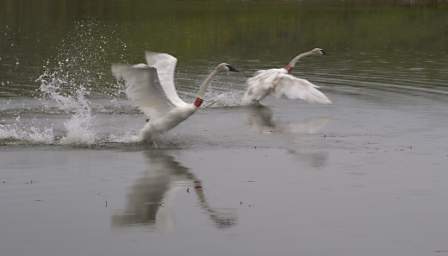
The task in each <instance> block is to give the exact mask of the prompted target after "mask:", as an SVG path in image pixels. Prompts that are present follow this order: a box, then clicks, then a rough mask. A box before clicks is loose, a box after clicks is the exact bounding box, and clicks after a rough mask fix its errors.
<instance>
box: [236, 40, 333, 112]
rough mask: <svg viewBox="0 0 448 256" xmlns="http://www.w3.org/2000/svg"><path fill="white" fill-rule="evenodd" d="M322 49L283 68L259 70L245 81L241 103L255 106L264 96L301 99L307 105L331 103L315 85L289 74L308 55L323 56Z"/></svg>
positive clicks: (293, 60) (299, 56) (309, 52)
mask: <svg viewBox="0 0 448 256" xmlns="http://www.w3.org/2000/svg"><path fill="white" fill-rule="evenodd" d="M323 54H325V52H324V51H323V50H322V49H319V48H315V49H313V50H311V51H308V52H305V53H302V54H299V55H297V56H296V57H294V58H293V59H292V60H291V61H290V62H289V64H288V65H286V66H285V67H284V68H273V69H267V70H260V71H258V72H256V73H255V76H253V77H251V78H249V79H248V80H247V85H248V87H247V90H246V92H245V93H244V96H243V99H242V103H243V104H244V105H250V104H257V103H259V102H260V101H261V100H263V99H264V98H265V97H266V96H268V95H270V94H273V95H274V96H276V97H278V98H280V97H285V98H287V99H302V100H305V101H306V102H309V103H321V104H330V103H331V101H330V100H329V99H328V97H327V96H325V94H323V93H322V92H321V91H319V90H318V89H317V88H319V87H318V86H317V85H314V84H312V83H310V82H309V81H308V80H306V79H301V78H297V77H295V76H293V75H290V74H289V73H290V72H291V71H292V69H293V68H294V66H295V64H296V63H297V61H299V60H300V59H301V58H303V57H305V56H309V55H323Z"/></svg>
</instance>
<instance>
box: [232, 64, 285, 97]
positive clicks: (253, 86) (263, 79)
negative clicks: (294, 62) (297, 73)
mask: <svg viewBox="0 0 448 256" xmlns="http://www.w3.org/2000/svg"><path fill="white" fill-rule="evenodd" d="M286 72H287V71H286V70H285V69H277V68H273V69H267V70H259V71H257V72H256V73H255V75H254V76H253V77H251V78H249V79H247V89H246V92H245V93H244V96H243V99H242V101H241V102H242V104H243V105H248V104H252V103H254V102H257V101H261V100H263V99H264V97H266V96H267V95H268V94H269V93H271V91H272V90H273V87H274V84H275V81H277V77H278V76H279V75H281V74H285V73H286Z"/></svg>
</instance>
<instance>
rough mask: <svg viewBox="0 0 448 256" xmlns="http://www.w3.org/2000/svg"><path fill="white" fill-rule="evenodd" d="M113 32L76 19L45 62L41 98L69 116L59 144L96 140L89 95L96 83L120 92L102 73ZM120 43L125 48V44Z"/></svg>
mask: <svg viewBox="0 0 448 256" xmlns="http://www.w3.org/2000/svg"><path fill="white" fill-rule="evenodd" d="M105 30H107V31H105ZM112 34H113V32H111V31H110V30H108V29H107V28H106V27H105V26H103V25H101V24H99V23H96V22H92V21H80V22H77V23H76V24H75V28H74V31H73V33H71V34H69V35H68V36H67V38H65V39H64V40H62V42H61V45H60V46H59V48H58V54H57V56H56V57H55V59H54V60H48V61H47V62H46V64H45V65H44V67H43V74H42V75H41V76H39V78H38V79H37V80H36V81H37V82H39V83H40V87H39V92H40V93H41V98H42V99H45V100H50V101H52V102H54V103H56V107H57V108H58V109H60V110H62V111H64V112H65V113H66V114H68V115H70V118H69V119H68V120H67V121H65V122H64V128H65V135H64V136H63V137H62V138H61V140H60V143H61V144H87V145H90V144H93V143H95V141H96V135H97V134H96V131H95V130H94V128H93V127H94V122H95V116H94V115H93V112H92V107H91V102H90V101H89V96H90V95H91V94H93V93H94V92H95V91H98V85H101V87H100V88H101V89H104V88H105V89H104V91H105V94H106V95H116V94H120V92H121V91H122V88H119V87H117V86H119V84H117V83H113V82H108V81H107V79H106V78H105V75H104V74H105V72H106V70H105V69H107V72H108V70H109V63H110V62H109V60H108V56H107V52H108V51H106V49H107V48H106V47H108V46H109V45H111V44H113V43H111V42H112V38H111V35H112ZM107 35H108V36H107ZM115 41H117V40H116V39H115ZM118 42H119V43H120V41H119V40H118ZM120 45H121V46H122V49H125V48H126V47H125V44H123V43H121V44H120ZM112 52H115V51H112ZM120 52H123V51H120ZM121 57H123V55H121ZM108 85H109V86H108ZM112 92H113V93H112ZM45 106H48V105H45Z"/></svg>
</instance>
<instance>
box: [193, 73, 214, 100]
mask: <svg viewBox="0 0 448 256" xmlns="http://www.w3.org/2000/svg"><path fill="white" fill-rule="evenodd" d="M216 73H218V70H217V69H216V68H215V69H214V70H213V71H212V72H211V73H210V74H209V75H208V76H207V78H206V79H205V80H204V82H202V84H201V86H200V87H199V91H198V93H197V94H196V99H195V100H194V103H193V104H194V105H195V106H196V107H197V108H199V107H200V106H201V104H202V102H203V101H204V100H203V98H204V95H205V91H206V90H207V88H208V86H209V84H210V81H211V80H212V78H213V77H214V76H215V75H216Z"/></svg>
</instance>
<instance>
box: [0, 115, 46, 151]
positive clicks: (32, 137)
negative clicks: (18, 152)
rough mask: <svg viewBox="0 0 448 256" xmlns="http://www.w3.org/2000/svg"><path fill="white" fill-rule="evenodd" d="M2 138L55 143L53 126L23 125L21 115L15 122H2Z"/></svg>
mask: <svg viewBox="0 0 448 256" xmlns="http://www.w3.org/2000/svg"><path fill="white" fill-rule="evenodd" d="M0 140H18V141H25V142H27V143H31V144H53V143H54V142H55V136H54V129H53V127H38V126H34V125H31V126H30V125H23V124H22V123H21V122H20V117H18V118H17V119H16V122H15V123H13V124H0Z"/></svg>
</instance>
